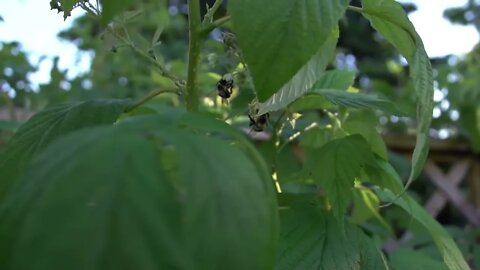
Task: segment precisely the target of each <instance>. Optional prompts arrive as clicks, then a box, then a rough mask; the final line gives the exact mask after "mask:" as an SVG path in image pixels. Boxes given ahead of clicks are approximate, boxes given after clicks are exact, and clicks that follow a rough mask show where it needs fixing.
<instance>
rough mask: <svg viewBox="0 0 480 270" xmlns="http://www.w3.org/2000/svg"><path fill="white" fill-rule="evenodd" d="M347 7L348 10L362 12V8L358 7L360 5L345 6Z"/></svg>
mask: <svg viewBox="0 0 480 270" xmlns="http://www.w3.org/2000/svg"><path fill="white" fill-rule="evenodd" d="M347 9H348V10H350V11H355V12H359V13H363V9H362V8H360V7H355V6H347Z"/></svg>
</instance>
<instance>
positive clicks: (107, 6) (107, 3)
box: [102, 0, 135, 24]
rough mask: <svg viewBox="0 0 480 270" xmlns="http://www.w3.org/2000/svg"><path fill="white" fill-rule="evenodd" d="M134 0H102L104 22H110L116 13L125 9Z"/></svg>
mask: <svg viewBox="0 0 480 270" xmlns="http://www.w3.org/2000/svg"><path fill="white" fill-rule="evenodd" d="M132 3H135V1H134V0H102V23H103V24H107V23H109V22H110V21H111V20H112V19H113V17H115V15H117V14H119V13H121V12H122V11H125V10H126V9H127V8H128V7H129V6H130V5H131V4H132Z"/></svg>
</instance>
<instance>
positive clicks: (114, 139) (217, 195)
mask: <svg viewBox="0 0 480 270" xmlns="http://www.w3.org/2000/svg"><path fill="white" fill-rule="evenodd" d="M143 119H144V118H138V120H139V121H143ZM145 126H146V125H144V124H142V123H140V125H139V126H136V125H135V123H134V122H128V123H124V124H119V125H117V126H116V127H103V128H90V129H84V130H81V131H77V132H75V133H71V134H69V135H67V136H65V137H63V138H61V139H59V140H57V141H56V142H54V143H52V144H51V145H49V146H48V147H47V148H46V149H45V150H44V151H43V152H42V153H41V154H39V155H38V156H36V157H35V158H34V160H33V161H32V163H31V164H30V165H29V167H28V169H27V172H26V174H25V175H24V176H23V177H22V178H21V179H20V181H19V182H18V184H17V185H16V186H15V188H14V189H13V190H12V192H11V193H9V196H8V197H7V199H6V201H5V203H4V205H3V207H2V208H1V210H0V219H1V220H2V223H1V224H0V250H2V253H1V254H0V268H1V269H6V270H8V269H19V270H21V269H72V270H75V269H269V268H272V267H273V263H274V259H275V251H276V248H275V246H276V237H277V236H276V234H277V230H276V227H277V220H276V218H275V217H276V209H275V206H274V205H272V203H271V202H272V200H273V199H272V196H273V195H272V194H273V192H272V185H271V184H270V178H269V176H268V174H266V173H265V172H262V171H260V170H258V169H257V167H256V165H255V164H254V162H252V161H251V160H250V159H249V158H248V156H247V154H246V153H245V152H244V151H243V150H242V149H241V148H240V147H239V146H238V145H232V144H231V143H228V142H225V141H223V140H220V139H216V138H213V137H206V136H204V135H195V134H192V133H191V131H187V130H181V129H178V128H174V127H171V126H169V125H168V123H166V124H164V125H160V126H157V128H155V129H151V128H150V127H149V128H144V127H145ZM66 161H68V162H66ZM268 184H270V185H268ZM239 224H241V226H239ZM25 258H28V260H26V259H25Z"/></svg>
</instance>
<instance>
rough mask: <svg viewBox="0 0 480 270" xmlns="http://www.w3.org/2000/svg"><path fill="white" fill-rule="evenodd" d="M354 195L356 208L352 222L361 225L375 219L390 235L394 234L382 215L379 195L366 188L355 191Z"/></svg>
mask: <svg viewBox="0 0 480 270" xmlns="http://www.w3.org/2000/svg"><path fill="white" fill-rule="evenodd" d="M354 195H355V196H354V204H353V205H354V207H353V210H352V216H351V218H350V221H351V222H352V223H354V224H359V225H361V224H363V223H364V222H366V221H367V220H369V219H372V218H375V220H376V221H378V222H379V224H381V225H382V226H383V227H384V228H385V229H386V230H387V231H388V232H389V233H391V234H393V230H392V227H390V225H389V224H388V223H387V222H386V221H385V219H383V217H382V216H381V215H380V212H379V209H380V199H378V197H377V195H376V194H375V193H374V192H373V191H371V190H369V189H366V188H357V189H355V193H354Z"/></svg>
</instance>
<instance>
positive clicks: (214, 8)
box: [202, 0, 223, 25]
mask: <svg viewBox="0 0 480 270" xmlns="http://www.w3.org/2000/svg"><path fill="white" fill-rule="evenodd" d="M222 4H223V0H216V1H215V3H214V4H213V6H212V7H211V8H209V9H208V10H207V13H206V14H205V16H204V17H203V22H202V24H203V25H207V24H210V23H212V21H213V15H215V12H217V10H218V9H219V8H220V7H221V6H222Z"/></svg>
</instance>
